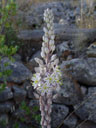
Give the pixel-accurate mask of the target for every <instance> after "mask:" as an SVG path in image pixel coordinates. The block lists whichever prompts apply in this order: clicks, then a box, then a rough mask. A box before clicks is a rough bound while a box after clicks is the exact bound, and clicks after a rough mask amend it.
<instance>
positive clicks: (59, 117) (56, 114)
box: [52, 104, 69, 128]
mask: <svg viewBox="0 0 96 128" xmlns="http://www.w3.org/2000/svg"><path fill="white" fill-rule="evenodd" d="M68 113H69V109H68V108H67V107H66V106H64V105H57V104H53V106H52V127H53V128H57V127H58V126H59V125H60V124H61V123H62V121H63V120H64V118H65V117H66V116H67V115H68Z"/></svg>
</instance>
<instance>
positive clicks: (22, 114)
mask: <svg viewBox="0 0 96 128" xmlns="http://www.w3.org/2000/svg"><path fill="white" fill-rule="evenodd" d="M25 115H26V114H25V110H23V109H17V110H16V111H15V112H13V114H12V116H13V117H14V118H16V119H20V118H24V117H25Z"/></svg>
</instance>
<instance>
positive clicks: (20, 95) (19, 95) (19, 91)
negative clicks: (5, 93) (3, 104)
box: [12, 85, 27, 103]
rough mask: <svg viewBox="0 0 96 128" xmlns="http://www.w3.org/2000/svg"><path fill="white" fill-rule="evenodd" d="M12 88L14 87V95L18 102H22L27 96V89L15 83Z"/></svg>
mask: <svg viewBox="0 0 96 128" xmlns="http://www.w3.org/2000/svg"><path fill="white" fill-rule="evenodd" d="M12 89H13V97H14V100H15V102H16V103H20V102H22V101H24V100H25V98H26V96H27V92H26V91H25V89H23V88H20V87H18V86H15V85H14V86H12Z"/></svg>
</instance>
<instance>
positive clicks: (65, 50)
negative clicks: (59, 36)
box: [56, 41, 71, 59]
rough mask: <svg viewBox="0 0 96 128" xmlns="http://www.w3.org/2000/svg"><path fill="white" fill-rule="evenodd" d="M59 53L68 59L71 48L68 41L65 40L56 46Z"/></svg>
mask: <svg viewBox="0 0 96 128" xmlns="http://www.w3.org/2000/svg"><path fill="white" fill-rule="evenodd" d="M56 51H57V55H58V56H59V57H62V58H63V59H66V58H67V57H68V56H69V55H70V52H71V51H70V48H69V46H68V42H67V41H66V42H63V43H61V44H59V45H57V47H56Z"/></svg>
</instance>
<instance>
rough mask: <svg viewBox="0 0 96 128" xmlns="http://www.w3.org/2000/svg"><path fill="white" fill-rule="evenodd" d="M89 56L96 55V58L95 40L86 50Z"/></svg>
mask: <svg viewBox="0 0 96 128" xmlns="http://www.w3.org/2000/svg"><path fill="white" fill-rule="evenodd" d="M86 54H87V56H88V57H95V58H96V42H94V43H93V44H91V45H90V46H89V47H88V49H87V52H86Z"/></svg>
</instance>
